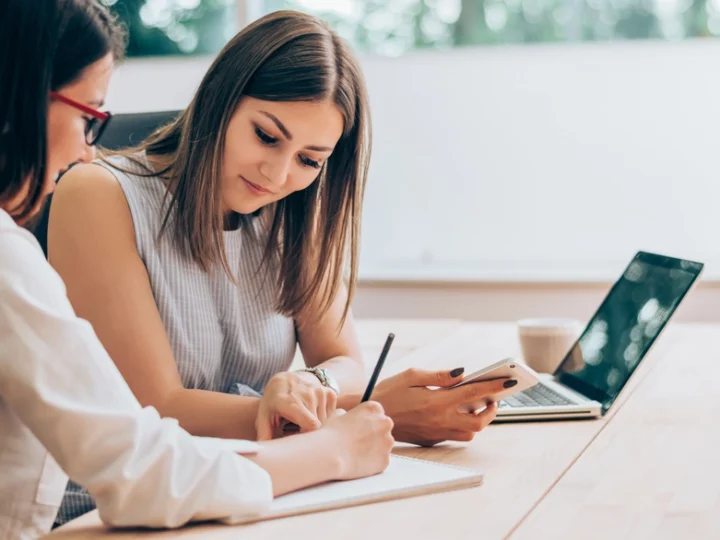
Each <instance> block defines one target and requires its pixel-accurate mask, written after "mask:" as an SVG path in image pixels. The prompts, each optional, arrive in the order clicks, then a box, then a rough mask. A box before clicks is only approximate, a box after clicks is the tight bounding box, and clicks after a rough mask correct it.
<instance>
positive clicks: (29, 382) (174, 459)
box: [0, 0, 392, 539]
mask: <svg viewBox="0 0 720 540" xmlns="http://www.w3.org/2000/svg"><path fill="white" fill-rule="evenodd" d="M122 50H123V39H122V33H121V32H120V31H119V29H118V27H117V26H116V25H115V23H114V21H113V19H112V17H111V16H110V14H109V13H108V12H107V10H106V9H105V8H104V7H102V6H101V5H100V4H99V3H98V2H96V1H95V0H3V1H2V2H0V80H1V81H2V85H0V344H1V345H0V479H1V481H0V538H23V539H25V538H28V539H29V538H36V537H39V536H41V535H44V534H46V533H48V532H49V531H50V528H51V526H52V524H53V521H54V520H55V517H56V514H57V511H58V507H59V505H60V502H61V500H62V497H63V494H64V493H65V487H66V484H67V480H68V476H67V475H69V476H70V477H71V478H72V479H73V480H75V481H76V482H79V483H80V484H82V485H84V486H85V487H86V488H87V489H88V490H89V492H90V493H91V494H92V495H93V496H94V497H95V500H96V501H97V505H98V509H99V512H100V517H101V518H102V519H103V521H105V522H106V523H108V524H111V525H115V526H123V525H125V526H149V527H170V526H172V527H175V526H179V525H182V524H184V523H185V522H187V521H189V520H193V519H203V520H207V519H216V518H229V519H232V517H233V516H241V515H257V514H261V513H262V512H263V511H264V510H265V509H266V508H267V507H268V505H269V504H270V502H271V500H272V498H273V495H279V494H283V493H287V492H289V491H294V490H296V489H300V488H302V487H306V486H309V485H314V484H317V483H319V482H323V481H327V480H334V479H342V478H355V477H358V476H365V475H371V474H376V473H378V472H380V471H382V470H383V469H384V468H385V467H386V466H387V463H388V460H389V453H390V449H391V447H392V437H391V435H390V430H391V427H392V422H391V421H390V420H389V419H388V418H387V417H385V416H384V415H383V414H382V408H381V407H380V406H379V405H378V404H377V403H373V404H368V407H363V408H362V409H363V410H360V411H358V413H357V414H355V410H353V411H351V412H349V413H348V414H346V415H344V416H337V417H334V418H332V419H331V420H330V421H329V422H326V424H325V426H323V428H322V429H320V430H316V431H314V432H313V433H308V434H303V435H301V436H299V437H292V438H289V439H283V440H279V441H267V442H265V443H263V444H262V445H258V444H256V443H254V442H251V441H232V440H228V441H218V440H211V439H200V438H197V437H192V436H191V435H190V434H188V433H187V431H185V430H184V429H182V428H181V427H179V426H178V425H177V422H176V421H174V420H172V419H163V418H161V417H160V415H158V412H157V411H156V410H155V409H154V408H152V407H145V408H143V407H141V405H140V404H139V403H138V401H137V399H136V398H135V397H134V396H133V394H132V392H131V390H130V388H129V387H128V385H127V383H126V382H125V381H124V380H123V378H122V376H121V375H120V373H119V372H118V370H117V368H116V366H115V365H114V364H113V361H112V360H111V359H110V357H109V356H108V354H107V352H106V351H105V350H104V349H103V347H102V345H101V343H100V341H99V340H98V338H97V336H96V335H95V333H94V332H93V329H92V327H91V326H90V325H89V324H88V323H87V321H85V320H82V319H80V318H78V317H77V316H76V315H75V313H74V312H73V309H72V307H71V305H70V302H69V301H68V298H67V296H66V292H65V286H64V284H63V282H62V280H61V279H60V277H59V276H58V275H57V273H56V272H54V271H53V269H52V268H51V266H50V265H49V264H48V263H47V261H46V260H45V258H44V256H43V253H42V251H41V249H40V246H39V245H38V242H37V241H36V240H35V238H34V237H33V236H32V234H30V233H29V232H28V231H27V230H25V229H24V228H22V227H21V225H22V224H24V223H27V222H28V220H30V219H31V218H32V217H33V216H34V215H35V214H37V212H38V210H39V208H40V207H41V205H42V203H43V201H44V199H45V198H46V196H47V195H48V193H50V192H52V190H53V188H54V186H55V179H56V178H57V176H58V175H59V174H60V173H61V172H62V171H63V170H65V169H67V168H68V167H69V166H70V165H71V164H72V163H76V162H83V161H92V159H93V158H94V145H95V143H96V142H97V140H98V138H99V137H100V136H101V135H102V131H103V128H104V127H105V126H106V125H107V122H108V120H109V118H110V115H109V113H107V112H105V111H102V110H99V109H100V108H102V104H103V101H104V98H105V93H106V91H107V88H108V84H109V80H110V76H111V73H112V70H113V66H114V63H115V62H116V60H117V59H118V58H119V57H120V56H121V54H122ZM238 454H244V455H238Z"/></svg>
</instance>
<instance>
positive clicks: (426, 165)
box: [108, 40, 720, 282]
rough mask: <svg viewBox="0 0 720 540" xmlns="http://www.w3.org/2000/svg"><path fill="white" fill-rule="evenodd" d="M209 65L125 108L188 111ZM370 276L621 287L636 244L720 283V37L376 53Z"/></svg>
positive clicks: (136, 69)
mask: <svg viewBox="0 0 720 540" xmlns="http://www.w3.org/2000/svg"><path fill="white" fill-rule="evenodd" d="M209 62H210V60H209V59H195V60H146V61H128V62H127V63H126V65H124V66H122V67H121V68H120V69H119V70H118V71H117V74H116V76H115V78H114V81H113V83H112V87H111V92H110V96H109V99H108V106H109V108H110V109H111V110H113V111H114V112H131V111H143V110H159V109H170V108H179V107H182V106H184V105H185V104H186V103H187V102H188V100H189V99H190V97H191V96H192V94H193V92H194V89H195V87H196V86H197V84H198V83H199V80H200V78H201V77H202V74H203V73H204V71H205V70H206V68H207V67H208V65H209ZM362 63H363V66H364V69H365V73H366V77H367V80H368V84H369V87H370V93H371V98H372V106H373V117H374V123H375V145H374V156H373V165H372V170H371V178H370V184H369V186H368V192H367V200H366V206H365V219H364V242H363V257H362V276H363V277H365V278H366V279H369V278H378V279H390V280H392V279H398V280H405V279H407V278H415V279H424V280H429V281H433V280H443V281H453V280H455V279H462V280H465V281H473V280H481V281H482V280H498V279H500V280H505V281H513V280H515V281H527V280H529V281H600V282H607V281H610V280H613V279H614V278H615V277H616V276H617V274H618V273H619V269H620V268H621V267H622V266H623V265H624V264H625V262H626V261H627V260H629V259H630V257H631V256H632V254H633V253H634V252H635V250H637V249H648V250H657V251H661V252H664V253H667V254H673V255H678V256H685V257H690V258H697V259H700V260H703V261H705V262H706V263H708V266H707V268H706V274H705V278H706V279H713V280H715V279H720V241H718V240H717V236H718V232H720V212H718V211H717V208H718V203H719V202H720V181H719V180H718V179H717V178H716V176H717V174H716V171H717V165H716V155H715V154H716V147H717V144H718V140H719V139H720V137H719V136H718V134H717V130H716V128H715V126H716V125H717V122H718V119H720V99H718V95H720V40H709V41H688V42H681V43H662V42H636V43H603V44H588V45H567V44H563V45H558V46H519V47H497V48H472V49H456V50H452V51H431V52H417V53H414V54H410V55H406V56H404V57H401V58H377V57H363V58H362Z"/></svg>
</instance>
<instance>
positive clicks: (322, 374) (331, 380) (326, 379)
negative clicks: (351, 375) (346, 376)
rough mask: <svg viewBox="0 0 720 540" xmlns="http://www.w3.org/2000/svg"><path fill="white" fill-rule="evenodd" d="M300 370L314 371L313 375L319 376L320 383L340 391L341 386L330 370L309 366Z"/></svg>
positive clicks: (337, 392) (337, 391)
mask: <svg viewBox="0 0 720 540" xmlns="http://www.w3.org/2000/svg"><path fill="white" fill-rule="evenodd" d="M298 371H307V372H309V373H312V374H313V375H315V376H316V377H317V378H318V380H319V381H320V384H322V385H323V386H325V387H327V388H329V389H330V390H332V391H333V392H335V393H336V394H339V393H340V386H339V385H338V383H337V381H336V380H335V377H333V376H332V375H330V373H329V372H328V370H326V369H323V368H316V367H309V368H302V369H299V370H298Z"/></svg>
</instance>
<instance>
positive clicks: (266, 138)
mask: <svg viewBox="0 0 720 540" xmlns="http://www.w3.org/2000/svg"><path fill="white" fill-rule="evenodd" d="M255 135H257V138H258V139H260V140H261V141H262V142H263V143H265V144H275V143H276V142H277V139H276V138H275V137H271V136H270V135H268V134H267V133H265V132H264V131H263V130H262V129H260V128H258V127H256V128H255Z"/></svg>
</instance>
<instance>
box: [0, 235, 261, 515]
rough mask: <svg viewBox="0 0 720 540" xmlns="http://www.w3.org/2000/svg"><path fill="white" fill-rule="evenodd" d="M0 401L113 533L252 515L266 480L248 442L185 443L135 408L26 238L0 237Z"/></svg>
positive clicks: (168, 425) (169, 426) (166, 424)
mask: <svg viewBox="0 0 720 540" xmlns="http://www.w3.org/2000/svg"><path fill="white" fill-rule="evenodd" d="M0 343H1V344H2V346H1V347H0V398H1V399H2V400H4V401H5V402H6V403H7V404H8V405H9V406H10V407H11V408H12V410H13V411H14V412H15V414H16V415H17V416H18V417H19V418H20V420H21V421H22V422H23V423H24V424H25V425H26V426H27V427H28V428H29V429H30V430H31V431H32V432H33V434H34V435H35V436H36V437H37V438H38V439H39V440H40V441H41V442H42V444H43V445H44V446H45V447H46V448H47V449H48V451H49V452H50V454H51V455H52V456H53V457H54V458H55V460H56V461H57V462H58V464H59V465H60V466H61V467H62V468H63V470H64V471H65V472H66V473H67V474H68V475H69V476H70V477H71V478H72V479H73V480H75V481H76V482H78V483H79V484H81V485H83V486H85V487H86V488H87V489H88V491H89V492H90V494H91V495H92V496H93V497H94V498H95V501H96V503H97V507H98V510H99V513H100V517H101V519H102V520H103V521H104V522H105V523H107V524H108V525H113V526H133V525H135V526H148V527H175V526H180V525H182V524H184V523H186V522H188V521H190V520H206V519H222V518H232V517H233V516H235V517H240V516H254V515H258V514H262V513H263V512H264V511H265V510H266V509H267V508H268V506H269V504H270V502H271V501H272V498H273V495H272V483H271V479H270V476H269V475H268V473H267V472H266V471H265V470H264V469H262V468H261V467H259V466H258V465H256V464H255V463H253V462H252V461H250V460H248V459H245V458H243V457H242V456H240V455H238V454H237V453H236V452H244V453H248V452H255V451H257V450H258V448H259V446H258V445H257V444H256V443H253V442H249V441H219V440H213V439H206V438H198V437H193V436H191V435H190V434H188V433H187V432H186V431H184V430H183V429H182V428H180V427H179V426H178V424H177V421H175V420H172V419H161V418H160V416H159V415H158V412H157V411H156V410H155V409H154V408H152V407H146V408H142V407H141V406H140V404H139V403H138V401H137V400H136V399H135V397H134V395H133V394H132V392H131V390H130V388H129V387H128V385H127V384H126V382H125V380H124V379H123V378H122V376H121V375H120V372H119V371H118V370H117V368H116V367H115V364H114V363H113V362H112V360H111V359H110V357H109V356H108V354H107V352H106V351H105V349H104V348H103V347H102V345H101V344H100V342H99V340H98V339H97V337H96V335H95V333H94V331H93V329H92V327H91V326H90V324H89V323H88V322H86V321H84V320H82V319H79V318H77V317H76V316H75V314H74V312H73V309H72V307H71V305H70V303H69V301H68V299H67V296H66V292H65V287H64V284H63V283H62V280H61V279H60V277H59V276H58V275H57V273H55V271H54V270H53V269H52V267H51V266H50V265H49V264H48V263H47V261H46V260H45V258H44V256H43V254H42V251H41V250H40V248H39V245H38V244H37V242H36V241H35V238H34V237H33V236H32V235H30V234H29V233H28V232H27V231H25V230H23V229H20V228H15V229H12V228H11V229H9V230H8V229H7V228H6V229H4V230H0Z"/></svg>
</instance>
